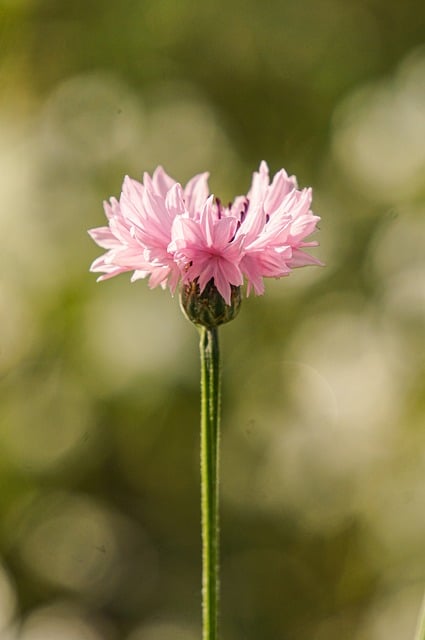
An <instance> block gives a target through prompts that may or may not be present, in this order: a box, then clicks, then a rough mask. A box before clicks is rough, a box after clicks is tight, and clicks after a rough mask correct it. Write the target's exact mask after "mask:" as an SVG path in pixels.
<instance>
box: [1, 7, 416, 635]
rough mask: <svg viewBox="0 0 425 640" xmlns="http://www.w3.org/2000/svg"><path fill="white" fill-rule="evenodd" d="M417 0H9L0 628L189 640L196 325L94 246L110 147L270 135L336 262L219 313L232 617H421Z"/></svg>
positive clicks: (216, 163) (308, 631) (225, 621)
mask: <svg viewBox="0 0 425 640" xmlns="http://www.w3.org/2000/svg"><path fill="white" fill-rule="evenodd" d="M424 34H425V14H424V9H423V3H422V2H421V1H420V0H411V1H407V2H400V0H389V1H388V0H385V1H384V0H360V1H359V0H323V1H322V0H321V1H319V0H286V1H279V0H270V1H268V2H264V3H260V2H259V1H258V0H256V1H254V0H246V1H244V2H242V1H241V0H225V1H224V0H219V1H216V2H202V1H200V0H196V1H195V0H179V1H178V2H176V1H174V0H120V2H117V1H116V0H103V1H101V0H98V1H96V0H69V1H68V0H38V1H37V0H0V141H1V145H0V184H1V187H0V188H1V208H0V247H1V250H0V263H1V269H0V273H1V275H0V376H1V378H0V396H1V397H0V512H1V518H0V638H1V640H198V639H199V637H200V534H199V505H198V503H199V478H198V446H199V436H198V421H199V412H198V405H199V397H198V394H199V390H198V387H199V380H198V375H199V374H198V370H199V365H198V353H197V350H198V345H197V335H196V331H195V330H194V329H193V327H192V326H190V324H189V323H187V321H186V320H185V319H184V318H183V316H182V315H181V313H180V310H179V307H178V301H177V299H174V300H172V299H171V298H170V296H169V294H168V292H163V291H161V290H158V291H156V290H155V291H149V290H148V288H147V284H146V283H145V282H137V283H135V284H133V285H131V284H130V283H129V277H128V276H121V277H119V278H116V279H114V280H111V281H108V282H106V283H102V284H96V283H95V276H94V274H89V273H88V267H89V264H90V263H91V261H92V260H93V259H94V258H95V257H96V256H97V255H99V254H100V253H101V250H99V249H98V248H97V247H96V246H95V245H94V244H93V243H92V242H91V241H90V239H89V237H88V236H87V234H86V229H87V228H89V227H94V226H99V225H102V224H103V221H104V216H103V211H102V199H104V198H108V197H109V196H110V195H117V196H118V195H119V191H120V186H121V181H122V178H123V176H124V174H125V173H128V174H130V175H132V176H133V177H136V178H138V177H140V176H141V174H142V172H143V171H144V170H149V171H151V170H153V169H154V167H155V166H156V165H157V164H158V163H161V164H163V165H164V166H165V168H166V169H167V170H168V171H169V173H171V175H173V176H174V177H175V178H176V179H178V180H180V181H185V180H187V179H188V178H189V177H190V176H191V175H193V174H194V173H198V172H200V171H204V170H209V171H210V172H211V182H210V184H211V188H212V190H213V191H214V193H216V194H218V195H220V196H221V198H222V199H225V200H226V199H231V198H232V197H233V196H234V195H236V194H239V193H244V192H246V191H247V189H248V187H249V183H250V179H251V173H252V171H254V170H255V169H256V168H257V167H258V165H259V162H260V160H262V159H265V160H267V161H268V163H269V165H270V168H271V170H272V171H273V172H274V171H276V170H277V169H279V168H280V167H281V166H284V167H285V168H286V169H287V170H288V171H289V172H290V173H294V174H296V175H297V176H298V180H299V183H300V186H307V185H312V186H313V188H314V210H315V212H317V213H318V214H319V215H321V216H322V222H321V231H320V238H319V239H320V242H321V246H320V248H319V249H317V250H316V251H315V254H316V255H317V256H318V257H320V258H321V259H322V260H323V261H324V262H326V264H327V266H326V268H325V269H316V268H309V269H304V270H301V271H298V272H295V273H294V274H293V275H292V276H291V277H290V278H288V279H283V280H281V281H277V282H275V281H271V282H268V283H267V290H266V295H265V296H264V297H262V298H256V299H255V298H250V299H248V300H245V301H244V303H243V307H242V310H241V313H240V316H239V317H238V319H237V320H236V321H235V322H233V323H232V324H231V325H229V326H228V327H224V328H223V330H222V345H223V358H224V367H223V382H224V396H223V420H222V441H221V446H222V487H221V489H222V490H221V496H222V527H221V528H222V607H221V609H222V615H221V631H222V636H221V637H222V639H223V640H410V639H411V638H412V637H413V633H414V628H415V619H416V615H417V612H418V609H419V606H420V601H421V597H422V592H423V589H424V587H425V420H424V413H425V383H424V373H425V359H424V325H425V322H424V320H425V187H424V184H425V181H424V176H425V48H424V43H423V40H424Z"/></svg>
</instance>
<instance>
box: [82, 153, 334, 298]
mask: <svg viewBox="0 0 425 640" xmlns="http://www.w3.org/2000/svg"><path fill="white" fill-rule="evenodd" d="M207 180H208V174H207V173H202V174H199V175H197V176H195V177H194V178H192V179H191V180H190V181H189V182H188V183H187V185H186V186H185V187H184V188H183V187H182V186H181V185H180V184H179V183H178V182H176V181H175V180H173V179H172V178H171V177H170V176H169V175H168V174H167V173H166V172H165V171H164V169H163V168H162V167H158V168H157V169H156V170H155V172H154V173H153V175H152V177H151V176H150V175H149V174H147V173H145V174H144V177H143V183H141V182H138V181H137V180H133V179H131V178H129V177H128V176H127V177H126V178H125V179H124V184H123V188H122V192H121V196H120V199H119V201H118V200H116V199H115V198H111V200H110V202H109V203H108V202H105V203H104V207H105V213H106V217H107V218H108V226H106V227H98V228H96V229H92V230H90V231H89V233H90V235H91V237H92V238H93V240H94V241H95V242H96V243H97V244H98V245H99V246H101V247H103V248H104V249H107V252H106V253H105V254H104V255H103V256H101V257H100V258H97V259H96V260H95V261H94V262H93V264H92V266H91V270H92V271H95V272H100V273H102V275H101V276H100V277H99V280H105V279H107V278H111V277H112V276H115V275H118V274H119V273H123V272H124V271H133V275H132V281H134V280H137V279H139V278H145V277H147V276H149V286H150V287H151V288H153V287H156V286H158V285H160V286H161V287H163V288H165V287H167V286H168V288H169V289H170V291H171V293H174V292H175V290H176V288H177V286H178V285H179V283H182V284H183V285H184V286H187V285H188V284H190V283H195V284H196V287H197V289H199V292H200V294H202V293H203V291H204V290H205V288H206V286H207V284H208V283H212V284H213V285H214V286H215V288H216V289H217V291H218V293H219V294H220V295H221V296H222V298H223V299H224V301H225V303H226V304H227V305H230V303H231V299H232V291H234V288H235V287H239V286H241V285H242V284H243V281H244V279H245V280H246V282H247V294H248V295H249V293H250V291H251V290H252V289H253V290H254V292H255V293H256V294H257V295H259V294H262V293H263V292H264V282H263V278H271V277H272V278H280V277H282V276H287V275H289V273H290V272H291V270H292V269H293V268H294V267H300V266H304V265H309V264H316V265H320V264H321V263H320V262H319V260H317V259H316V258H314V257H313V256H311V255H309V254H308V253H306V252H305V251H304V249H305V248H306V247H312V246H316V245H317V242H314V241H309V242H306V241H305V240H306V238H307V237H308V236H310V235H311V234H312V233H313V232H314V231H315V229H316V225H317V222H318V220H319V217H318V216H316V215H314V214H313V213H312V211H311V209H310V205H311V198H312V194H311V189H302V190H300V189H298V187H297V183H296V180H295V178H294V177H289V176H288V175H287V173H286V171H285V170H284V169H281V170H280V171H278V173H276V175H275V176H274V178H273V180H272V182H271V183H270V177H269V170H268V167H267V164H266V163H265V162H262V163H261V165H260V168H259V171H258V172H255V173H254V175H253V178H252V184H251V188H250V190H249V192H248V194H247V195H246V196H239V197H237V198H236V199H235V200H234V202H233V203H232V204H230V205H229V206H228V207H224V206H223V205H222V204H221V202H220V201H219V200H218V199H217V198H214V196H213V195H210V194H209V189H208V182H207Z"/></svg>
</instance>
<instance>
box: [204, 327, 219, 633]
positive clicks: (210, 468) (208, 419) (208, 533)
mask: <svg viewBox="0 0 425 640" xmlns="http://www.w3.org/2000/svg"><path fill="white" fill-rule="evenodd" d="M200 333H201V341H200V351H201V512H202V629H203V633H202V640H217V626H218V595H219V581H218V563H219V533H218V521H219V517H218V458H219V422H220V416H219V412H220V357H219V347H218V332H217V328H213V329H207V328H205V327H202V328H201V329H200Z"/></svg>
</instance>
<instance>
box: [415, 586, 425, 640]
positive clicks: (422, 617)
mask: <svg viewBox="0 0 425 640" xmlns="http://www.w3.org/2000/svg"><path fill="white" fill-rule="evenodd" d="M415 640H425V596H424V599H423V601H422V607H421V612H420V614H419V619H418V624H417V627H416V633H415Z"/></svg>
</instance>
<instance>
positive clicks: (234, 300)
mask: <svg viewBox="0 0 425 640" xmlns="http://www.w3.org/2000/svg"><path fill="white" fill-rule="evenodd" d="M231 289H232V293H231V299H230V305H228V304H226V303H225V301H224V299H223V297H222V296H221V294H220V293H219V292H218V291H217V289H216V287H215V285H214V281H213V280H212V279H211V280H210V281H209V282H208V283H207V285H206V287H205V289H204V290H203V292H202V293H200V290H199V285H198V282H197V280H193V281H192V282H189V283H188V284H185V285H183V286H182V289H181V293H180V306H181V308H182V311H183V313H184V314H185V316H186V318H187V319H188V320H190V322H193V324H196V325H200V326H203V327H207V329H212V328H213V327H218V326H219V325H220V324H225V323H226V322H230V320H233V318H236V316H237V315H238V312H239V308H240V306H241V288H240V287H235V286H233V285H231Z"/></svg>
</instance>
